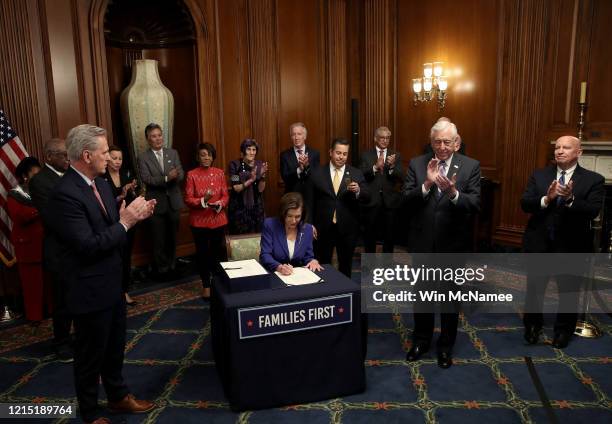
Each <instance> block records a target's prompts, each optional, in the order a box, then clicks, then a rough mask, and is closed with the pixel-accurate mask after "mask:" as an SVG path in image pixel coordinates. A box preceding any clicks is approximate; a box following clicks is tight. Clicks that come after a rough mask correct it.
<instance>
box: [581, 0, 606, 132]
mask: <svg viewBox="0 0 612 424" xmlns="http://www.w3.org/2000/svg"><path fill="white" fill-rule="evenodd" d="M591 16H592V19H593V21H592V24H591V25H590V27H591V29H592V32H591V42H590V48H589V52H590V57H589V67H588V76H587V78H585V81H588V83H589V90H588V93H587V94H588V97H587V103H588V105H589V109H588V113H587V127H588V129H590V130H591V131H598V132H601V134H600V135H599V136H598V137H597V138H604V139H606V140H612V108H611V107H610V96H612V36H611V35H610V31H611V30H612V2H611V1H609V0H595V1H594V2H593V13H592V15H591Z"/></svg>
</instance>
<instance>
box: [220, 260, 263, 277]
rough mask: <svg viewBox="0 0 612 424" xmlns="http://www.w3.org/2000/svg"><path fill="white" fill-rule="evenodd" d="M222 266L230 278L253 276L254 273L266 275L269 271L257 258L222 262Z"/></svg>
mask: <svg viewBox="0 0 612 424" xmlns="http://www.w3.org/2000/svg"><path fill="white" fill-rule="evenodd" d="M221 268H223V270H224V271H225V272H226V273H227V276H228V277H229V278H240V277H251V276H253V275H265V274H267V273H268V271H266V269H265V268H264V267H263V266H261V264H260V263H259V262H257V261H256V260H255V259H246V260H244V261H232V262H221Z"/></svg>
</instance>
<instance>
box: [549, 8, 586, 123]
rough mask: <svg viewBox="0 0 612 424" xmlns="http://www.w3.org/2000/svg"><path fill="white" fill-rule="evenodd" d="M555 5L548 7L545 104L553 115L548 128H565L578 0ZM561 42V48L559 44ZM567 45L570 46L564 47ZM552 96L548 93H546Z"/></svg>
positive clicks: (573, 66)
mask: <svg viewBox="0 0 612 424" xmlns="http://www.w3.org/2000/svg"><path fill="white" fill-rule="evenodd" d="M556 3H557V5H556V6H557V7H551V18H552V19H551V25H550V36H549V43H548V45H549V46H550V48H548V49H547V51H548V56H547V66H548V67H550V69H551V71H553V72H551V73H550V74H549V75H550V83H549V85H552V93H550V94H547V97H545V98H551V100H552V101H550V102H548V103H547V104H548V106H550V108H552V117H551V118H548V119H547V122H548V127H549V128H551V129H560V130H567V128H568V126H569V125H571V123H572V122H573V116H572V114H573V112H574V111H575V109H574V107H573V103H574V101H575V100H577V99H574V94H575V92H576V91H575V89H576V87H574V85H575V84H573V77H574V75H575V73H576V49H575V43H576V32H577V30H578V28H577V25H578V20H577V19H578V10H579V0H562V1H559V2H556ZM560 46H563V48H559V47H560ZM567 47H569V48H567ZM548 96H551V97H548Z"/></svg>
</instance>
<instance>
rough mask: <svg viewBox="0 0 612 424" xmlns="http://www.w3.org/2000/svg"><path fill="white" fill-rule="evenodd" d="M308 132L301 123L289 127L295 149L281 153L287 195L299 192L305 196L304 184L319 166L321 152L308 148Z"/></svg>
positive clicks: (282, 175) (282, 173) (282, 172)
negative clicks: (312, 171)
mask: <svg viewBox="0 0 612 424" xmlns="http://www.w3.org/2000/svg"><path fill="white" fill-rule="evenodd" d="M307 135H308V130H307V129H306V126H305V125H304V124H303V123H301V122H295V123H293V124H291V125H290V126H289V136H290V137H291V141H292V142H293V147H291V148H290V149H287V150H285V151H283V152H282V153H281V156H280V169H281V177H282V179H283V182H284V183H285V193H289V192H292V191H298V192H301V193H302V194H304V193H303V192H304V184H305V183H306V180H307V179H308V176H309V175H310V172H311V170H313V169H315V168H317V167H318V166H319V162H320V157H319V152H318V151H316V150H315V149H312V148H310V147H307V146H306V136H307Z"/></svg>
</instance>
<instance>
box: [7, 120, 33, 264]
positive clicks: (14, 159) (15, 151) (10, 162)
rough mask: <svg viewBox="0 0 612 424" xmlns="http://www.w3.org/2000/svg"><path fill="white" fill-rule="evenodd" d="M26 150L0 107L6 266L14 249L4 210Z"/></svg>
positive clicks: (10, 262) (10, 223)
mask: <svg viewBox="0 0 612 424" xmlns="http://www.w3.org/2000/svg"><path fill="white" fill-rule="evenodd" d="M27 156H28V152H27V151H26V149H25V148H24V147H23V144H21V140H19V137H17V133H16V132H15V130H14V129H13V127H12V126H11V123H10V122H9V121H8V119H6V116H5V115H4V111H3V110H2V109H0V259H2V262H4V264H5V265H6V266H11V265H13V264H14V263H15V251H14V250H13V245H12V244H11V237H10V236H11V228H13V222H12V221H11V219H10V218H9V216H8V213H7V210H6V200H7V196H8V192H9V191H10V190H11V189H12V188H13V187H15V186H16V185H17V178H16V177H15V168H16V167H17V165H18V164H19V162H21V160H22V159H23V158H25V157H27Z"/></svg>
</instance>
